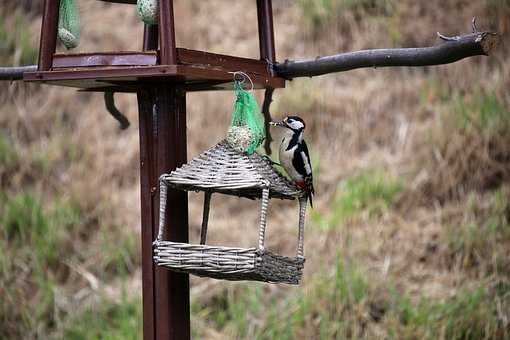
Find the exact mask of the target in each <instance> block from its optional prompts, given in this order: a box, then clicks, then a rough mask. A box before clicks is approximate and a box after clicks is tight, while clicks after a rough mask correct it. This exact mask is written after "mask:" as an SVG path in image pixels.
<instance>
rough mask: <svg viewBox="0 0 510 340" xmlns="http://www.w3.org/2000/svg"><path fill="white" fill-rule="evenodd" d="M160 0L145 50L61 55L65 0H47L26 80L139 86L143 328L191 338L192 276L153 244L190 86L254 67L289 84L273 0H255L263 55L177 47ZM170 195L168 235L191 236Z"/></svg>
mask: <svg viewBox="0 0 510 340" xmlns="http://www.w3.org/2000/svg"><path fill="white" fill-rule="evenodd" d="M101 1H107V2H112V3H127V4H134V3H136V0H101ZM159 1H160V3H159V4H160V16H159V25H157V26H145V30H144V44H143V51H140V52H109V53H80V54H56V53H55V51H56V43H57V25H58V8H59V0H45V3H44V12H43V22H42V29H41V40H40V57H39V64H38V69H37V71H36V72H26V73H25V74H24V80H26V81H36V82H45V83H50V84H55V85H63V86H72V87H77V88H80V89H82V90H85V91H116V92H119V91H121V92H134V93H137V96H138V106H139V134H140V182H141V205H142V209H141V212H142V216H141V221H142V229H141V238H142V291H143V334H144V339H146V340H152V339H158V340H160V339H179V340H181V339H184V340H185V339H189V338H190V306H189V279H188V275H187V274H181V273H175V272H171V271H168V270H166V269H163V268H159V267H156V266H155V265H154V263H153V260H152V258H153V251H152V243H153V241H154V240H155V239H156V235H157V232H158V230H157V228H158V219H159V214H158V211H159V196H158V195H157V188H158V178H159V176H160V175H161V174H162V173H165V172H169V171H172V170H173V169H175V168H176V167H178V166H180V165H182V164H183V163H185V162H186V92H187V91H198V90H216V89H225V88H231V83H232V79H233V72H235V71H243V72H245V73H246V74H248V75H249V76H250V78H251V79H252V81H253V83H254V85H255V87H256V88H268V89H273V88H279V87H284V86H285V80H284V79H283V78H279V77H276V76H275V75H274V73H273V70H272V66H273V64H274V63H275V62H276V61H275V47H274V45H275V44H274V33H273V18H272V4H271V0H257V13H258V28H259V43H260V59H249V58H240V57H234V56H227V55H222V54H215V53H208V52H202V51H194V50H188V49H182V48H176V46H175V30H174V17H173V15H174V13H173V1H172V0H159ZM168 198H169V199H168V206H167V207H166V214H167V217H166V218H167V219H166V220H167V221H168V223H169V225H168V228H167V235H164V236H165V239H167V240H171V241H177V242H188V203H187V202H188V201H187V194H186V193H185V192H183V191H179V190H172V189H169V192H168Z"/></svg>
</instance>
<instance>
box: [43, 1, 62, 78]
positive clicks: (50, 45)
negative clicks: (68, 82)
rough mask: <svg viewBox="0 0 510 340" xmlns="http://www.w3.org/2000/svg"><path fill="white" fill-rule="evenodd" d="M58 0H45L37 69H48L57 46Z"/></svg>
mask: <svg viewBox="0 0 510 340" xmlns="http://www.w3.org/2000/svg"><path fill="white" fill-rule="evenodd" d="M59 4H60V1H59V0H45V1H44V9H43V20H42V28H41V40H40V45H39V46H40V47H39V65H38V70H39V71H49V70H50V69H51V66H52V64H53V55H54V54H55V50H56V48H57V29H58V8H59Z"/></svg>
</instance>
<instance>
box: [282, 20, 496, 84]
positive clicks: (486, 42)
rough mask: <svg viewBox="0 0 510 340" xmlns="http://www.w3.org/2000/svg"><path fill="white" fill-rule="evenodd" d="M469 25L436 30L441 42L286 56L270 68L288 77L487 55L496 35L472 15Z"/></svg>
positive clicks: (424, 63) (426, 64)
mask: <svg viewBox="0 0 510 340" xmlns="http://www.w3.org/2000/svg"><path fill="white" fill-rule="evenodd" d="M471 28H472V29H473V32H472V33H469V34H465V35H460V36H455V37H447V36H445V35H442V34H441V33H439V32H438V33H437V35H438V36H439V37H440V38H441V40H443V42H442V43H441V44H438V45H435V46H431V47H420V48H389V49H374V50H362V51H356V52H348V53H341V54H336V55H332V56H325V57H317V58H315V59H307V60H286V61H285V62H284V63H282V64H276V65H275V66H274V69H275V71H276V73H277V74H278V75H279V76H281V77H284V78H287V79H291V78H295V77H313V76H319V75H322V74H326V73H333V72H343V71H348V70H353V69H357V68H363V67H387V66H429V65H441V64H447V63H452V62H455V61H457V60H460V59H463V58H467V57H471V56H476V55H488V54H489V53H490V51H491V50H492V49H493V48H494V47H495V46H496V45H497V44H498V42H499V36H498V35H497V34H496V33H492V32H479V31H478V29H477V27H476V19H474V18H473V20H472V22H471Z"/></svg>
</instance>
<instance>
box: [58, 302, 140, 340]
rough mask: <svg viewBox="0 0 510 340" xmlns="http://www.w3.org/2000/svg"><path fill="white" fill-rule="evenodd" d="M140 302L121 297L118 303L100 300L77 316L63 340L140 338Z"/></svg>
mask: <svg viewBox="0 0 510 340" xmlns="http://www.w3.org/2000/svg"><path fill="white" fill-rule="evenodd" d="M141 306H142V302H141V301H140V300H139V299H132V300H130V299H128V298H127V297H125V296H123V298H122V300H121V301H120V302H119V303H115V302H112V301H109V300H107V299H103V300H102V301H101V302H100V303H97V304H95V305H94V307H91V308H89V309H87V310H86V311H85V312H83V313H81V314H79V315H78V316H76V317H75V318H74V319H73V320H72V321H71V322H70V323H69V324H68V325H67V326H66V327H65V330H64V334H63V337H62V338H63V339H68V340H95V339H97V340H116V339H118V340H124V339H125V340H128V339H133V340H134V339H141V338H142V308H141Z"/></svg>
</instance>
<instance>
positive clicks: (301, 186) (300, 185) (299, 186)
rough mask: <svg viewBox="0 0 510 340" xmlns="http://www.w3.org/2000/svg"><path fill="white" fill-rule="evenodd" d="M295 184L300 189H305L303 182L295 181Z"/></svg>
mask: <svg viewBox="0 0 510 340" xmlns="http://www.w3.org/2000/svg"><path fill="white" fill-rule="evenodd" d="M295 183H296V185H297V186H298V188H300V189H304V188H305V187H306V185H305V181H296V182H295Z"/></svg>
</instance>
